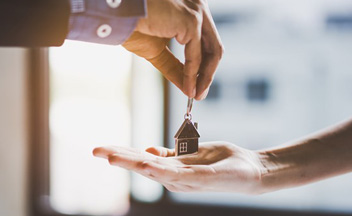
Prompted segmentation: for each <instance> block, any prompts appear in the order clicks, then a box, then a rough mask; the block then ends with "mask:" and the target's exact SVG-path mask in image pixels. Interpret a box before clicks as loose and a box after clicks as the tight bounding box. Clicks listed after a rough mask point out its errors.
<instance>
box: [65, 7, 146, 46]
mask: <svg viewBox="0 0 352 216" xmlns="http://www.w3.org/2000/svg"><path fill="white" fill-rule="evenodd" d="M145 1H146V0H71V16H70V24H69V33H68V35H67V39H70V40H80V41H86V42H93V43H101V44H110V45H118V44H121V43H123V42H124V41H125V40H126V39H127V38H128V37H129V36H130V35H131V34H132V32H133V30H134V29H135V27H136V25H137V22H138V20H139V19H140V18H142V17H145V16H146V2H145Z"/></svg>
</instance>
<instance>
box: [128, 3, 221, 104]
mask: <svg viewBox="0 0 352 216" xmlns="http://www.w3.org/2000/svg"><path fill="white" fill-rule="evenodd" d="M147 9H148V16H147V17H146V18H142V19H140V20H139V22H138V24H137V27H136V29H135V32H134V33H133V34H132V35H131V37H130V38H129V39H127V41H126V42H125V43H124V44H122V46H123V47H125V48H126V49H127V50H129V51H131V52H133V53H135V54H136V55H138V56H140V57H143V58H145V59H147V60H148V61H149V62H151V63H152V64H153V65H154V66H155V67H156V68H157V69H158V70H159V71H160V72H161V73H162V74H163V75H164V76H165V78H166V79H168V80H169V81H171V82H172V83H174V84H175V85H176V86H177V87H178V88H179V89H180V90H182V92H183V93H184V94H185V95H187V96H188V97H190V98H195V99H197V100H202V99H204V98H205V97H206V96H207V94H208V91H209V87H210V85H211V83H212V81H213V78H214V75H215V71H216V68H217V66H218V64H219V62H220V59H221V57H222V54H223V46H222V42H221V39H220V36H219V34H218V32H217V30H216V27H215V24H214V21H213V18H212V16H211V13H210V10H209V8H208V4H207V2H206V1H205V0H176V1H175V0H148V1H147ZM171 38H175V39H176V40H177V41H178V42H179V43H180V44H183V45H185V63H182V62H180V61H179V60H178V59H177V58H176V57H175V56H174V55H173V54H172V53H171V52H170V50H169V48H168V47H167V45H168V43H169V40H170V39H171Z"/></svg>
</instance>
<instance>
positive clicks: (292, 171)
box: [258, 120, 352, 192]
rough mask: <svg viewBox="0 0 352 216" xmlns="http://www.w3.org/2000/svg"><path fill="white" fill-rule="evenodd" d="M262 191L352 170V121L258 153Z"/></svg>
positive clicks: (297, 184) (305, 182)
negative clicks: (260, 163) (260, 164)
mask: <svg viewBox="0 0 352 216" xmlns="http://www.w3.org/2000/svg"><path fill="white" fill-rule="evenodd" d="M258 154H259V156H260V159H261V162H262V165H263V167H262V178H261V184H262V186H261V188H262V192H269V191H274V190H278V189H283V188H288V187H295V186H299V185H303V184H307V183H310V182H315V181H319V180H322V179H325V178H328V177H332V176H336V175H341V174H344V173H347V172H350V171H352V120H349V121H347V122H344V123H341V124H338V125H336V126H334V127H332V128H329V129H327V130H324V131H322V132H320V133H317V134H314V135H311V136H309V137H307V138H304V139H303V140H300V141H295V142H294V143H291V144H288V145H286V146H283V147H278V148H274V149H269V150H264V151H259V152H258Z"/></svg>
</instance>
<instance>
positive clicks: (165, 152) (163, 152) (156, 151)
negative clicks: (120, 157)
mask: <svg viewBox="0 0 352 216" xmlns="http://www.w3.org/2000/svg"><path fill="white" fill-rule="evenodd" d="M145 151H146V152H149V153H151V154H153V155H156V156H160V157H173V156H175V150H174V149H168V148H163V147H149V148H147V149H146V150H145Z"/></svg>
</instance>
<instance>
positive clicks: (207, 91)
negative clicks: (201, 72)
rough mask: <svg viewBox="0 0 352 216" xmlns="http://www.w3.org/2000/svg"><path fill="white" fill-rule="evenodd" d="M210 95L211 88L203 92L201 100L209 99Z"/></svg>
mask: <svg viewBox="0 0 352 216" xmlns="http://www.w3.org/2000/svg"><path fill="white" fill-rule="evenodd" d="M208 93H209V88H208V89H207V90H205V91H204V92H203V94H202V95H201V96H200V99H201V100H204V99H205V98H206V97H207V95H208Z"/></svg>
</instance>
